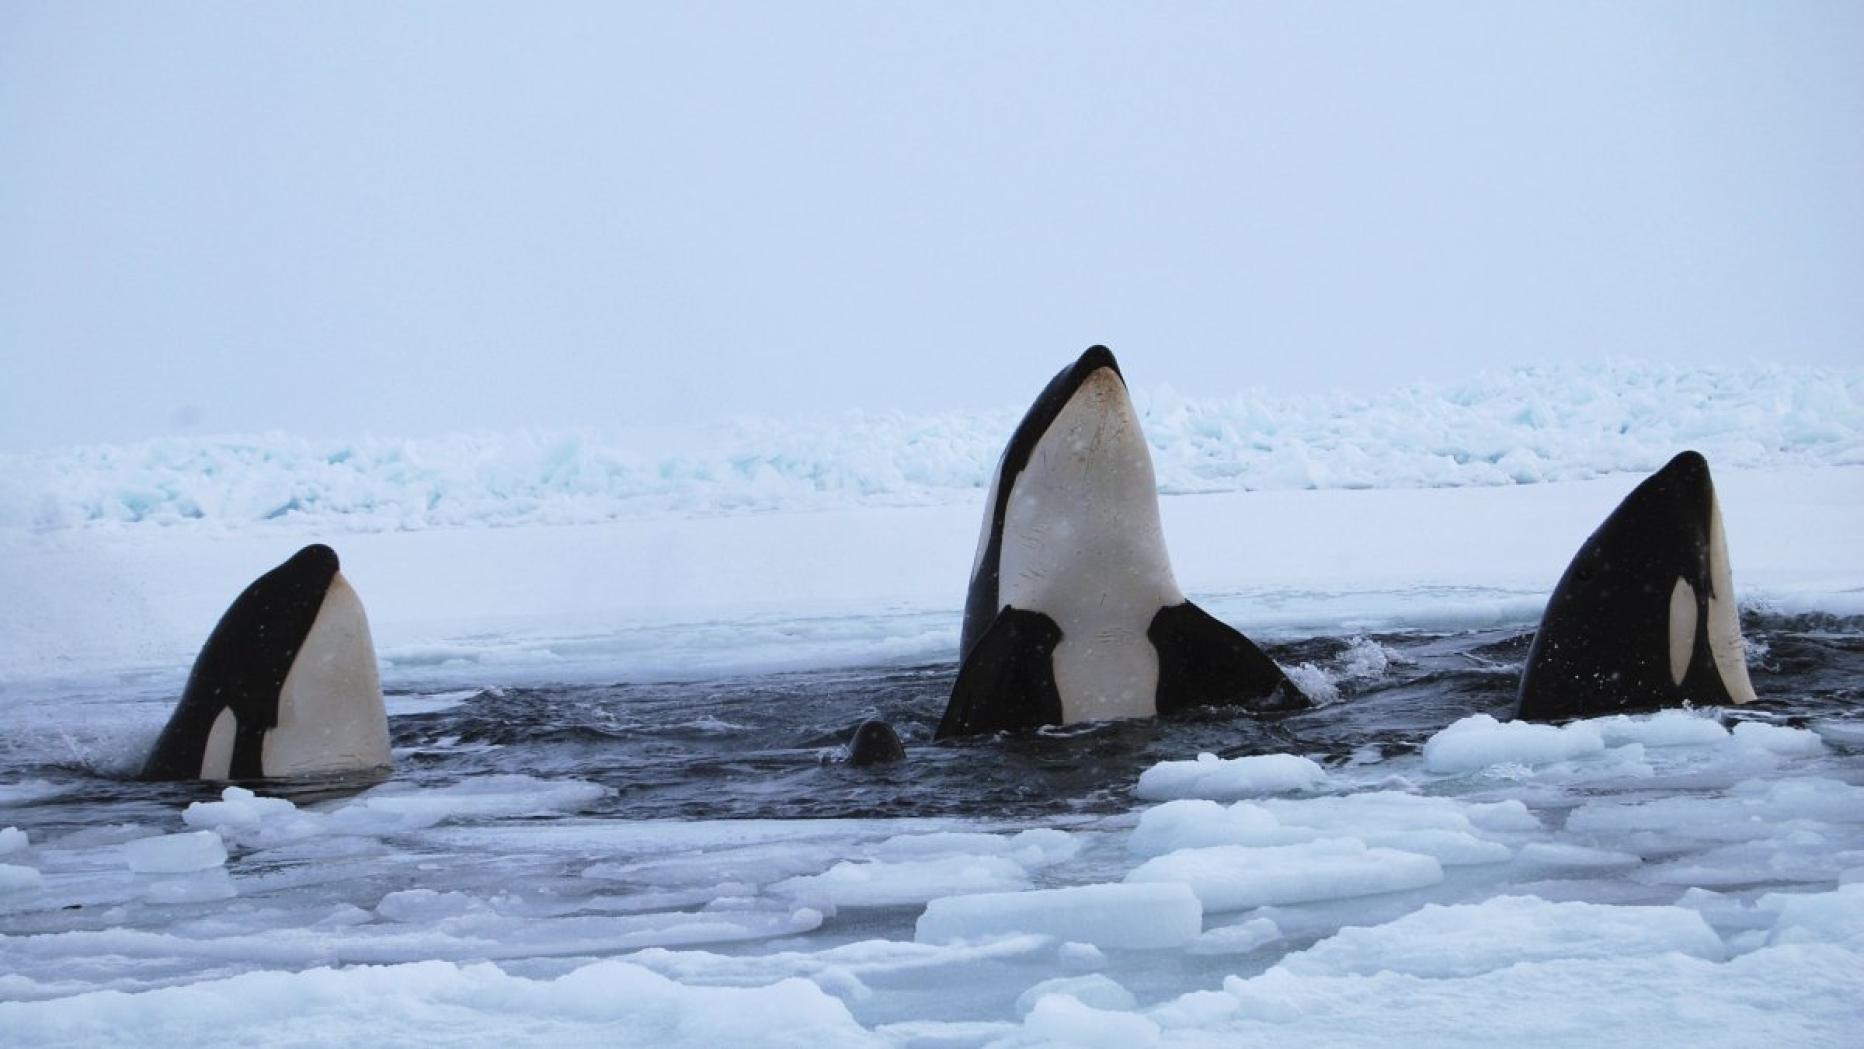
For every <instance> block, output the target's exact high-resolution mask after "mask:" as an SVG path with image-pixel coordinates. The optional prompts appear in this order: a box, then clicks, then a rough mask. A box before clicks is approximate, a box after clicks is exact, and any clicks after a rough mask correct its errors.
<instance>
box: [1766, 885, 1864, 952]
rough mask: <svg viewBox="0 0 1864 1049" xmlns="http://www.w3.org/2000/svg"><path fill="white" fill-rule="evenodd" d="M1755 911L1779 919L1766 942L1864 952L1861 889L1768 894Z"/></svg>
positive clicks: (1863, 890) (1863, 893)
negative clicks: (1837, 946)
mask: <svg viewBox="0 0 1864 1049" xmlns="http://www.w3.org/2000/svg"><path fill="white" fill-rule="evenodd" d="M1755 907H1756V909H1758V910H1761V911H1771V912H1774V913H1775V914H1777V915H1778V917H1777V918H1776V919H1775V920H1774V923H1773V930H1772V931H1771V932H1770V933H1768V936H1767V942H1768V943H1769V944H1770V945H1771V944H1782V943H1838V944H1845V945H1848V946H1850V947H1852V948H1854V949H1864V885H1858V884H1848V885H1840V886H1839V887H1838V889H1837V891H1835V892H1821V893H1806V894H1801V893H1785V892H1770V893H1768V894H1767V895H1765V896H1762V897H1761V898H1760V900H1759V901H1758V902H1757V903H1756V904H1755Z"/></svg>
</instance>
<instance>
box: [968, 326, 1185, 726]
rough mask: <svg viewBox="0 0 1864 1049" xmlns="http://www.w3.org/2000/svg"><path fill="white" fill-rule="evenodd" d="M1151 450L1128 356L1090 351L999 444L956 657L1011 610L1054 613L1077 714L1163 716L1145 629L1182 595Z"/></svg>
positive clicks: (1068, 697) (1072, 713)
mask: <svg viewBox="0 0 1864 1049" xmlns="http://www.w3.org/2000/svg"><path fill="white" fill-rule="evenodd" d="M1183 601H1184V594H1183V593H1182V592H1181V591H1180V590H1179V589H1178V584H1177V581H1176V580H1175V579H1174V578H1173V576H1172V571H1171V564H1170V561H1169V559H1168V557H1167V554H1166V550H1165V539H1164V531H1163V528H1162V526H1161V524H1160V521H1159V508H1158V486H1157V481H1156V479H1155V477H1154V475H1153V472H1152V455H1151V451H1150V449H1149V448H1148V447H1147V445H1146V439H1145V433H1144V432H1143V430H1142V429H1141V427H1140V424H1139V415H1138V412H1137V411H1135V410H1134V408H1133V403H1132V398H1131V397H1130V396H1129V395H1128V393H1127V389H1126V380H1125V378H1124V377H1123V376H1122V375H1121V373H1120V367H1119V363H1118V362H1117V361H1116V360H1115V359H1114V356H1113V353H1112V351H1110V350H1108V349H1107V348H1106V347H1105V346H1094V347H1091V348H1090V349H1088V350H1087V351H1086V352H1085V353H1083V354H1081V356H1080V357H1079V358H1078V359H1076V360H1075V361H1074V363H1072V364H1070V365H1069V366H1068V367H1066V368H1064V369H1062V371H1061V372H1060V373H1059V374H1057V375H1056V376H1055V378H1054V379H1053V380H1051V381H1050V382H1049V384H1048V386H1047V387H1046V388H1044V389H1043V391H1042V393H1041V395H1040V396H1038V397H1037V398H1036V401H1035V403H1034V404H1033V405H1031V406H1030V409H1029V411H1028V413H1027V414H1026V415H1025V416H1024V417H1023V420H1022V422H1021V423H1020V424H1019V425H1018V426H1017V428H1016V432H1015V433H1014V434H1013V435H1012V436H1011V438H1010V442H1009V445H1008V446H1007V447H1006V448H1005V449H1004V453H1003V459H1002V461H1001V462H1000V463H999V465H998V467H997V473H996V476H995V478H994V480H993V482H992V485H991V495H990V497H989V508H988V511H987V513H986V515H985V518H984V527H983V532H982V534H981V535H980V536H979V539H978V548H977V555H976V558H975V559H974V561H973V565H972V580H971V592H970V596H969V600H968V601H967V602H966V607H965V624H964V638H963V641H962V643H961V646H960V648H961V654H963V655H967V656H968V655H969V653H970V651H971V650H972V648H973V647H975V645H976V644H977V641H978V639H979V638H981V637H982V636H983V633H984V631H986V630H987V629H988V628H989V627H990V624H991V623H992V622H994V621H995V619H996V618H997V616H998V614H999V613H1000V612H1001V611H1002V610H1003V609H1004V608H1006V607H1008V608H1014V609H1018V610H1023V611H1029V612H1034V613H1039V614H1041V615H1044V616H1047V617H1048V618H1049V619H1051V620H1052V621H1053V622H1054V623H1055V625H1056V626H1057V627H1058V628H1059V630H1060V632H1061V637H1062V640H1061V642H1060V647H1059V648H1058V649H1057V650H1056V654H1055V671H1056V675H1055V676H1056V684H1057V686H1058V687H1059V690H1060V695H1061V697H1062V702H1063V706H1064V711H1063V716H1064V717H1065V719H1066V720H1068V721H1078V720H1087V719H1090V718H1104V717H1126V716H1135V715H1150V714H1153V713H1155V712H1156V709H1155V702H1156V698H1155V697H1156V682H1157V676H1158V671H1157V663H1158V660H1157V656H1156V653H1154V652H1153V651H1152V649H1151V645H1150V642H1149V641H1148V640H1147V639H1146V636H1145V634H1146V630H1147V628H1148V626H1149V624H1150V623H1151V621H1152V619H1153V617H1154V616H1155V615H1157V613H1158V611H1159V609H1160V608H1163V607H1166V606H1169V605H1175V604H1179V603H1182V602H1183Z"/></svg>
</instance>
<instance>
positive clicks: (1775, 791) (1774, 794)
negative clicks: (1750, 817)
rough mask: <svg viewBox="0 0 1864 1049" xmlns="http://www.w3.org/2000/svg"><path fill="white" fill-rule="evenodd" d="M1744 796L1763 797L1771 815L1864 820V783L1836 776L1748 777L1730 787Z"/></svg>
mask: <svg viewBox="0 0 1864 1049" xmlns="http://www.w3.org/2000/svg"><path fill="white" fill-rule="evenodd" d="M1729 793H1731V794H1733V795H1735V796H1736V797H1738V798H1741V799H1743V800H1747V799H1759V800H1760V801H1761V802H1762V803H1764V804H1765V805H1766V807H1767V808H1766V812H1767V816H1768V818H1770V819H1772V820H1775V821H1782V820H1789V819H1805V820H1822V821H1824V822H1826V823H1864V787H1854V786H1852V785H1851V784H1849V783H1846V782H1844V781H1842V780H1835V779H1781V780H1746V781H1744V782H1741V783H1737V784H1735V785H1734V787H1733V788H1732V789H1731V790H1730V791H1729Z"/></svg>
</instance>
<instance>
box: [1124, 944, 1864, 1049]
mask: <svg viewBox="0 0 1864 1049" xmlns="http://www.w3.org/2000/svg"><path fill="white" fill-rule="evenodd" d="M1859 986H1864V955H1859V954H1857V953H1855V952H1852V951H1848V950H1845V949H1844V948H1840V947H1835V946H1832V945H1829V944H1803V945H1792V946H1785V947H1770V948H1765V949H1763V950H1759V951H1755V952H1754V953H1752V954H1746V955H1742V956H1740V957H1736V958H1734V959H1732V960H1730V961H1726V962H1716V961H1708V960H1705V959H1702V958H1697V957H1691V956H1690V955H1688V954H1685V953H1679V952H1676V951H1669V952H1663V953H1652V954H1642V955H1636V956H1607V957H1601V958H1577V959H1572V958H1561V959H1556V960H1551V961H1546V962H1526V963H1521V964H1514V965H1508V966H1506V967H1503V968H1497V969H1494V970H1492V971H1488V972H1482V973H1479V974H1477V975H1473V976H1467V977H1450V978H1438V977H1423V976H1417V975H1412V974H1409V973H1404V972H1378V973H1374V974H1370V975H1359V974H1351V975H1308V974H1302V973H1296V972H1293V971H1291V970H1290V969H1289V968H1288V967H1287V966H1285V965H1282V966H1276V967H1274V968H1271V969H1269V970H1268V971H1267V972H1265V973H1262V974H1261V975H1259V976H1256V977H1253V978H1249V979H1242V978H1239V977H1235V976H1232V977H1230V978H1228V979H1226V980H1225V981H1224V984H1223V987H1224V990H1225V992H1227V993H1228V994H1229V995H1230V996H1232V997H1233V998H1234V999H1235V1002H1236V1008H1235V1011H1234V1012H1233V1013H1231V1014H1230V1015H1229V1016H1227V1017H1225V1016H1222V1015H1220V1014H1218V1013H1217V1012H1216V1010H1215V1009H1214V1008H1211V1007H1209V1006H1203V1008H1204V1009H1205V1011H1206V1015H1207V1016H1209V1017H1210V1019H1209V1021H1208V1022H1207V1023H1206V1024H1205V1025H1202V1026H1201V1027H1200V1029H1199V1030H1197V1031H1195V1032H1184V1034H1182V1035H1180V1038H1181V1040H1182V1042H1183V1043H1185V1044H1197V1045H1234V1046H1258V1045H1275V1046H1289V1045H1324V1046H1328V1047H1329V1049H1379V1047H1389V1046H1391V1045H1393V1044H1406V1045H1413V1044H1415V1045H1430V1046H1433V1047H1443V1049H1447V1047H1456V1049H1487V1047H1493V1046H1504V1045H1507V1046H1513V1045H1531V1046H1536V1047H1553V1046H1559V1047H1567V1049H1604V1047H1614V1049H1636V1047H1638V1046H1648V1045H1652V1044H1660V1045H1665V1046H1672V1045H1688V1046H1719V1047H1726V1049H1741V1047H1749V1046H1765V1045H1780V1046H1811V1045H1818V1046H1831V1047H1834V1049H1836V1047H1838V1046H1849V1045H1851V1044H1853V1043H1854V1042H1855V1041H1856V1039H1857V1017H1858V1013H1857V988H1858V987H1859ZM1180 1001H1181V1002H1182V1001H1183V999H1180ZM1171 1004H1172V1005H1174V1006H1175V1005H1177V1004H1178V1003H1176V1002H1174V1003H1171ZM1199 1004H1200V1005H1201V1003H1199ZM1146 1015H1148V1016H1158V1015H1162V1011H1160V1010H1153V1011H1149V1012H1148V1013H1147V1014H1146ZM1174 1034H1178V1032H1174Z"/></svg>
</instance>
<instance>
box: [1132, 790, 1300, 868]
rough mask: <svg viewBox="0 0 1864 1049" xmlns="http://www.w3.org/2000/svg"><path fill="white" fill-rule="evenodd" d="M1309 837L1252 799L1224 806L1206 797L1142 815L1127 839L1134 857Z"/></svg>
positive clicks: (1282, 842)
mask: <svg viewBox="0 0 1864 1049" xmlns="http://www.w3.org/2000/svg"><path fill="white" fill-rule="evenodd" d="M1309 837H1312V835H1311V834H1303V833H1300V832H1293V833H1290V832H1289V831H1287V830H1285V829H1283V827H1282V825H1281V821H1280V820H1278V819H1276V818H1275V816H1274V814H1273V813H1271V812H1269V811H1268V810H1267V809H1265V808H1262V807H1261V806H1259V805H1256V804H1254V803H1252V802H1247V801H1239V802H1237V803H1235V804H1234V805H1228V806H1225V805H1221V804H1219V803H1217V802H1214V801H1209V800H1206V799H1204V798H1184V799H1181V800H1178V801H1168V802H1166V803H1165V804H1163V805H1155V806H1153V807H1152V808H1150V809H1147V810H1146V811H1145V812H1144V813H1142V814H1140V817H1139V825H1138V826H1137V827H1134V828H1133V832H1132V834H1131V835H1129V836H1128V837H1127V839H1126V849H1127V851H1128V852H1130V853H1132V854H1133V855H1135V856H1163V855H1164V854H1166V853H1168V852H1176V851H1178V850H1179V849H1192V848H1200V847H1204V846H1210V845H1284V844H1289V843H1291V842H1296V841H1304V840H1306V839H1307V838H1309Z"/></svg>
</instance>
